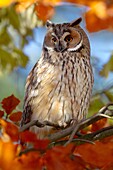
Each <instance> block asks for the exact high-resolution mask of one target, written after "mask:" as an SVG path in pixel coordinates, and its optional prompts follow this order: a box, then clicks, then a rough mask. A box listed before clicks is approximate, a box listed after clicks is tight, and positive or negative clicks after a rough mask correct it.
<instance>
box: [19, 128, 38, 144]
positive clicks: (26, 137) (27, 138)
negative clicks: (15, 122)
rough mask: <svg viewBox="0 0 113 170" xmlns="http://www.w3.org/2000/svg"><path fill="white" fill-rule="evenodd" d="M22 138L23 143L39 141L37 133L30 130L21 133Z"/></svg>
mask: <svg viewBox="0 0 113 170" xmlns="http://www.w3.org/2000/svg"><path fill="white" fill-rule="evenodd" d="M20 139H21V142H22V143H25V142H36V141H37V136H36V134H35V133H33V132H30V131H28V130H27V131H24V132H21V133H20Z"/></svg>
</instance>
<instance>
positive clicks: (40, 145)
mask: <svg viewBox="0 0 113 170" xmlns="http://www.w3.org/2000/svg"><path fill="white" fill-rule="evenodd" d="M49 143H50V141H49V140H48V139H43V140H41V139H37V141H35V143H34V148H36V149H38V150H41V151H45V150H46V149H47V147H48V145H49Z"/></svg>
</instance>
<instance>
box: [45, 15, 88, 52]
mask: <svg viewBox="0 0 113 170" xmlns="http://www.w3.org/2000/svg"><path fill="white" fill-rule="evenodd" d="M81 21H82V19H81V18H78V19H77V20H75V21H73V22H71V23H63V24H54V23H52V22H51V21H47V23H46V27H47V34H46V36H45V39H44V48H45V49H47V50H48V51H56V52H64V51H71V52H74V51H77V50H78V49H80V48H81V47H82V46H83V42H84V35H85V32H84V31H83V30H82V29H81V27H80V26H79V23H80V22H81ZM86 37H87V36H86ZM86 39H87V38H86ZM87 41H88V39H87Z"/></svg>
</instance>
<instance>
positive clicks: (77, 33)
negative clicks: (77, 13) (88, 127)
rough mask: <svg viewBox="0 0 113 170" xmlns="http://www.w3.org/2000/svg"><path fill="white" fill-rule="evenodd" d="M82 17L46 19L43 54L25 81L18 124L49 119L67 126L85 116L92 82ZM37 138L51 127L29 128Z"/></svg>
mask: <svg viewBox="0 0 113 170" xmlns="http://www.w3.org/2000/svg"><path fill="white" fill-rule="evenodd" d="M80 22H81V18H79V19H77V20H75V21H73V22H71V23H63V24H54V23H52V22H50V21H47V23H46V27H47V33H46V35H45V38H44V43H43V49H42V54H41V57H40V59H39V61H37V63H36V64H35V66H34V67H33V69H32V70H31V72H30V73H29V75H28V77H27V81H26V92H25V99H24V110H23V115H22V120H21V126H23V125H24V124H26V123H28V122H30V121H32V120H39V121H40V122H42V123H43V122H44V121H49V122H52V123H55V124H58V125H59V126H63V127H66V126H67V125H69V123H70V122H71V121H72V120H76V121H81V120H83V119H84V118H85V117H86V114H87V112H88V106H89V102H90V96H91V92H92V86H93V73H92V67H91V64H90V44H89V40H88V37H87V35H86V33H85V32H84V30H83V29H82V28H81V27H80V26H79V23H80ZM30 129H31V131H33V132H35V133H36V134H37V136H38V137H39V138H44V137H46V136H47V135H48V134H49V133H52V131H53V129H52V127H48V126H46V127H44V128H38V127H36V126H33V127H31V128H30Z"/></svg>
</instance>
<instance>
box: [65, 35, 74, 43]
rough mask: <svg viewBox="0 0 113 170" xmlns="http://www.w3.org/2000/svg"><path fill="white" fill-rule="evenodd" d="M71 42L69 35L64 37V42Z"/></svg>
mask: <svg viewBox="0 0 113 170" xmlns="http://www.w3.org/2000/svg"><path fill="white" fill-rule="evenodd" d="M72 40H73V38H72V37H71V35H68V36H66V37H65V41H66V42H71V41H72Z"/></svg>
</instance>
